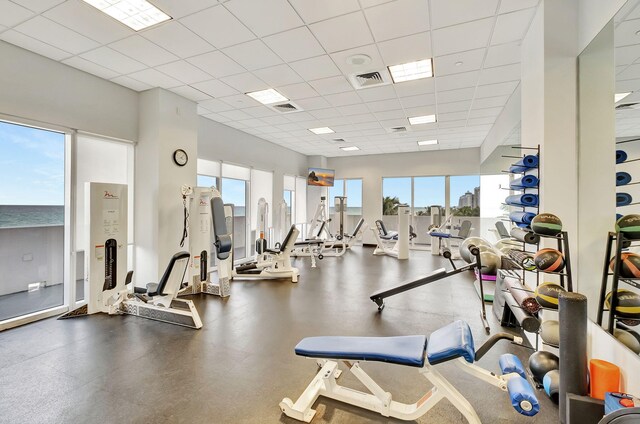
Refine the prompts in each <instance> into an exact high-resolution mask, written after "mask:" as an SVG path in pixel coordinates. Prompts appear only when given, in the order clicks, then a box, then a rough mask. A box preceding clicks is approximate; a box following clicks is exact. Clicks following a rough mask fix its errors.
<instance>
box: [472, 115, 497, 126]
mask: <svg viewBox="0 0 640 424" xmlns="http://www.w3.org/2000/svg"><path fill="white" fill-rule="evenodd" d="M495 121H496V118H494V117H492V116H490V117H488V118H487V117H485V118H471V119H469V120H468V121H467V124H468V125H482V124H490V125H493V123H494V122H495Z"/></svg>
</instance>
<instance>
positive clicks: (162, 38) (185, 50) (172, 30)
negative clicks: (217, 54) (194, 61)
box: [141, 21, 214, 58]
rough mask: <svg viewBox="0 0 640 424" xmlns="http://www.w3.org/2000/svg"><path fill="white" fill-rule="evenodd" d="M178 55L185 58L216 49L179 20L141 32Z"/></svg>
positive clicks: (145, 36)
mask: <svg viewBox="0 0 640 424" xmlns="http://www.w3.org/2000/svg"><path fill="white" fill-rule="evenodd" d="M141 35H142V36H143V37H144V38H146V39H148V40H151V41H153V42H154V43H156V44H157V45H159V46H160V47H162V48H164V49H166V50H168V51H170V52H171V53H173V54H175V55H176V56H179V57H182V58H185V57H191V56H195V55H199V54H203V53H206V52H209V51H212V50H214V47H213V46H212V45H211V44H209V43H207V42H206V41H205V40H203V39H202V38H200V37H199V36H197V35H196V34H195V33H194V32H192V31H190V30H189V29H187V28H186V27H185V26H184V25H182V24H181V23H180V22H178V21H169V22H166V23H163V24H162V25H158V26H156V27H153V28H150V29H149V30H147V31H144V32H143V33H142V34H141Z"/></svg>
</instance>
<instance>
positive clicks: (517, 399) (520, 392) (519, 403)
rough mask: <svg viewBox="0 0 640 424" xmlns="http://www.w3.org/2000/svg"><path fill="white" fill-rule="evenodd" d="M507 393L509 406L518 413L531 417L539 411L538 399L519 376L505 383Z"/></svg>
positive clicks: (526, 382)
mask: <svg viewBox="0 0 640 424" xmlns="http://www.w3.org/2000/svg"><path fill="white" fill-rule="evenodd" d="M507 391H508V392H509V398H510V399H511V405H512V406H513V409H515V410H516V411H518V413H520V414H522V415H526V416H527V417H533V416H534V415H536V414H537V413H538V411H540V404H539V403H538V398H537V397H536V394H535V393H534V391H533V388H532V387H531V384H529V382H528V381H527V380H525V379H524V378H522V377H520V376H518V377H513V378H510V379H509V381H508V382H507Z"/></svg>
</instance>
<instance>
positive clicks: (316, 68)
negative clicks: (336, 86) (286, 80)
mask: <svg viewBox="0 0 640 424" xmlns="http://www.w3.org/2000/svg"><path fill="white" fill-rule="evenodd" d="M289 65H290V66H291V67H292V68H293V70H294V71H296V72H297V73H298V75H300V76H301V77H302V78H304V79H305V80H306V81H311V80H316V79H320V78H327V77H332V76H335V75H340V70H339V69H338V68H337V67H336V65H335V64H334V63H333V61H332V60H331V58H330V57H329V56H327V55H324V56H318V57H313V58H311V59H304V60H300V61H298V62H293V63H290V64H289Z"/></svg>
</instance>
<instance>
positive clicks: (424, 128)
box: [0, 0, 538, 157]
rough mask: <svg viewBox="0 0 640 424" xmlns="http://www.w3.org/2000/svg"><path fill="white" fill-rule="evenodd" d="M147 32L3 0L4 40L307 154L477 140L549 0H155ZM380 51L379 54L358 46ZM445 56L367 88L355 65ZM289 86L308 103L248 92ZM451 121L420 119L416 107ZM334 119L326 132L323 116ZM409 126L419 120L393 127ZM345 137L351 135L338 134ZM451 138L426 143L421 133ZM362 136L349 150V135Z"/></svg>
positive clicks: (70, 2) (81, 12)
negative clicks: (187, 103)
mask: <svg viewBox="0 0 640 424" xmlns="http://www.w3.org/2000/svg"><path fill="white" fill-rule="evenodd" d="M151 2H152V3H153V4H154V5H156V6H157V7H158V8H160V9H161V10H163V11H164V12H165V13H167V14H169V15H170V16H172V17H173V19H172V20H171V21H169V22H166V23H162V24H160V25H157V26H154V27H151V28H149V29H146V30H143V31H140V32H137V33H136V32H134V31H133V30H131V29H129V28H128V27H126V26H125V25H123V24H121V23H119V22H117V21H115V20H114V19H112V18H110V17H109V16H106V15H104V14H103V13H101V12H100V11H98V10H97V9H95V8H93V7H91V6H89V5H88V4H86V3H84V2H83V1H81V0H66V1H64V0H11V1H9V0H2V1H0V39H2V40H4V41H6V42H9V43H12V44H15V45H18V46H20V47H23V48H25V49H27V50H31V51H33V52H35V53H38V54H41V55H43V56H46V57H49V58H51V59H53V60H56V61H59V62H62V63H64V64H67V65H69V66H73V67H75V68H78V69H81V70H83V71H86V72H89V73H91V74H94V75H97V76H99V77H101V78H104V79H107V80H111V81H113V82H115V83H117V84H120V85H123V86H126V87H129V88H131V89H133V90H136V91H144V90H147V89H150V88H153V87H162V88H165V89H167V90H170V91H173V92H175V93H178V94H180V95H181V96H184V97H186V98H189V99H191V100H193V101H195V102H197V103H198V113H199V114H200V115H202V116H204V117H205V118H208V119H211V120H214V121H217V122H221V123H223V124H224V125H228V126H230V127H233V128H237V129H239V130H241V131H244V132H246V133H249V134H253V135H255V136H257V137H260V138H262V139H265V140H267V141H270V142H272V143H275V144H278V145H281V146H283V147H286V148H289V149H291V150H295V151H298V152H300V153H303V154H307V155H324V156H328V157H332V156H350V155H358V154H384V153H397V152H413V151H423V150H425V151H426V150H438V149H458V148H467V147H477V146H479V145H480V144H482V142H483V141H484V139H485V137H486V135H487V133H488V132H489V130H490V129H491V127H492V125H493V123H494V122H495V119H496V117H497V116H498V115H499V114H500V112H501V111H502V108H503V107H504V105H505V103H506V102H507V100H508V99H509V97H510V96H511V94H512V93H513V91H514V90H515V88H516V87H517V85H518V84H519V80H520V42H521V40H522V38H523V37H524V35H525V34H526V31H527V29H528V28H529V25H530V23H531V20H532V18H533V15H534V13H535V9H536V7H537V5H538V0H482V1H478V0H393V1H388V0H323V1H318V0H228V1H216V0H180V1H178V0H151ZM356 54H363V55H367V56H368V57H369V58H370V61H369V63H368V64H366V65H352V64H350V62H349V60H348V59H349V58H350V57H352V56H353V55H356ZM425 58H433V67H434V73H435V77H434V78H426V79H420V80H415V81H408V82H402V83H398V84H389V85H381V86H376V87H372V88H363V89H359V90H356V89H354V87H353V85H352V84H351V83H350V82H349V80H348V77H349V76H350V75H352V74H361V73H365V72H369V71H376V70H377V71H380V70H385V69H386V67H387V66H390V65H397V64H402V63H406V62H410V61H415V60H420V59H425ZM267 88H275V89H276V90H277V91H278V92H280V93H282V94H283V95H284V96H286V97H287V98H288V99H290V100H291V101H292V102H293V103H294V104H295V105H297V106H298V107H300V108H301V109H302V111H299V112H294V113H286V114H283V113H280V112H278V111H275V110H274V109H272V108H269V107H267V106H264V105H262V104H260V103H258V102H256V101H255V100H253V99H251V98H250V97H248V96H246V95H245V94H244V93H246V92H250V91H257V90H263V89H267ZM429 114H436V115H437V120H438V121H437V122H436V123H432V124H422V125H414V126H411V125H409V122H408V119H407V118H408V117H411V116H418V115H429ZM318 127H330V128H332V129H333V130H334V131H335V133H332V134H324V135H315V134H313V133H311V132H310V131H308V129H309V128H318ZM398 127H405V128H406V131H396V130H393V128H398ZM336 139H343V140H344V141H334V140H336ZM431 139H437V140H438V141H439V144H437V145H430V146H418V144H417V142H418V141H420V140H431ZM352 145H355V146H358V147H359V148H360V150H359V151H356V152H345V151H343V150H341V149H340V147H345V146H352Z"/></svg>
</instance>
